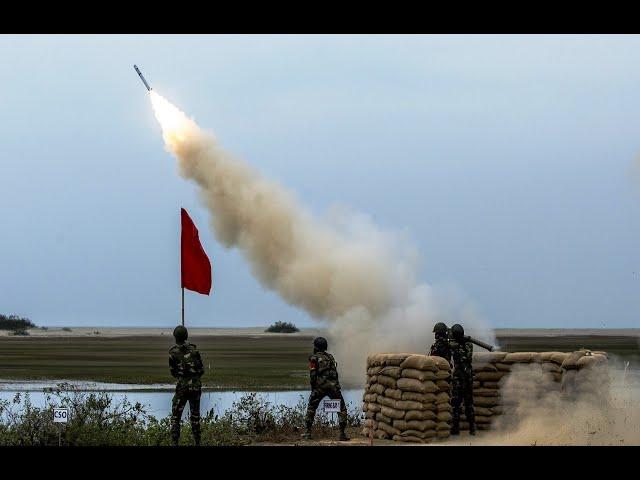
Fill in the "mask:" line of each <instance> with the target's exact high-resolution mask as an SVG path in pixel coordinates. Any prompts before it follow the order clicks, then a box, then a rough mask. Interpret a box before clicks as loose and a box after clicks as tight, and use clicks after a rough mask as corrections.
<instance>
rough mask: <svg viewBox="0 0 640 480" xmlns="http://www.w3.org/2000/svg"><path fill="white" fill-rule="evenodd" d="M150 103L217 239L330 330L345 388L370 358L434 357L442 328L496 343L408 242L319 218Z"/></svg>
mask: <svg viewBox="0 0 640 480" xmlns="http://www.w3.org/2000/svg"><path fill="white" fill-rule="evenodd" d="M150 95H151V101H152V105H153V109H154V113H155V115H156V118H157V119H158V121H159V123H160V125H161V127H162V134H163V139H164V142H165V147H166V149H167V150H168V151H169V152H170V153H171V154H172V155H173V156H174V157H176V158H177V160H178V165H179V171H180V174H181V175H182V176H183V177H184V178H186V179H189V180H192V181H194V182H195V183H196V184H197V185H198V187H199V195H200V199H201V201H202V203H203V204H204V205H205V206H206V207H207V209H208V210H209V212H210V213H211V225H212V227H213V231H214V233H215V236H216V238H217V240H218V241H219V242H220V243H222V244H223V245H224V246H226V247H228V248H237V249H239V251H240V252H241V253H242V255H243V256H244V258H245V259H246V260H247V261H248V262H249V265H250V267H251V270H252V273H253V275H254V276H255V277H256V278H257V279H258V280H259V281H260V283H261V284H262V285H263V286H264V287H265V288H268V289H270V290H274V291H276V292H277V293H278V294H279V295H280V296H281V298H282V299H283V300H285V301H286V302H288V303H289V304H291V305H295V306H298V307H300V308H303V309H304V310H305V311H307V312H308V313H309V315H311V316H312V317H313V318H315V319H317V320H321V321H322V320H326V321H327V322H328V325H329V342H330V343H329V349H330V350H331V351H332V352H333V353H334V354H335V356H336V359H337V361H338V363H339V370H340V375H341V378H342V380H343V382H344V383H345V384H350V385H354V386H355V385H360V384H362V383H363V382H364V378H363V377H364V375H363V372H364V370H365V362H366V356H367V354H369V353H374V352H382V351H394V352H400V351H409V352H425V351H426V350H427V348H428V346H429V344H430V343H431V341H432V333H431V330H432V327H433V325H434V324H435V323H436V322H438V321H445V322H448V323H449V324H451V323H455V322H459V323H463V324H464V326H465V328H466V329H467V331H468V333H469V334H471V335H474V336H476V337H477V338H479V339H482V340H485V341H487V342H493V341H494V340H495V338H494V336H493V332H492V330H491V329H490V328H489V326H488V325H487V324H486V323H485V322H484V321H482V320H481V319H480V318H479V316H478V315H477V314H476V313H475V312H474V310H473V308H472V306H470V304H469V303H468V302H467V301H466V300H465V299H464V298H463V297H462V296H461V295H459V294H456V293H455V292H453V293H452V292H445V291H442V290H440V289H437V288H434V287H432V286H430V285H428V284H426V283H422V282H420V281H419V280H418V278H417V270H416V265H417V264H418V263H419V259H420V255H419V254H418V252H417V251H416V249H415V248H414V247H413V246H412V245H411V243H410V242H409V241H408V240H407V239H406V238H404V237H402V236H401V235H398V234H395V233H393V232H385V231H382V230H380V229H379V228H377V227H376V226H375V225H374V224H373V223H372V222H371V221H370V220H369V219H368V218H367V217H366V216H364V215H355V214H352V213H349V212H346V211H340V212H338V213H336V212H335V211H334V212H333V215H331V216H329V217H327V218H318V217H314V216H313V215H312V214H311V213H310V212H309V211H308V210H307V209H305V208H304V207H303V206H301V204H300V202H299V201H298V200H297V199H296V197H295V196H294V194H293V193H291V192H290V191H288V190H286V189H285V188H283V187H282V186H280V185H278V184H276V183H274V182H272V181H269V180H267V179H265V178H263V177H262V176H261V175H260V174H259V173H258V172H257V171H256V170H255V169H253V168H252V167H250V166H249V165H248V164H246V163H245V162H243V161H242V160H240V159H238V158H235V157H234V156H232V155H231V154H229V153H228V152H226V151H225V150H223V149H222V148H221V146H220V145H219V143H218V142H217V140H216V138H215V136H214V135H213V134H211V133H209V132H206V131H203V130H202V129H201V128H200V127H199V126H198V125H197V124H196V123H195V121H193V120H192V119H191V118H189V117H187V115H185V114H184V113H183V112H182V111H180V110H179V109H178V108H177V107H175V106H174V105H173V104H171V103H170V102H169V101H168V100H166V99H165V98H163V97H162V96H160V95H159V94H157V93H156V92H155V91H151V92H150ZM338 174H339V172H338Z"/></svg>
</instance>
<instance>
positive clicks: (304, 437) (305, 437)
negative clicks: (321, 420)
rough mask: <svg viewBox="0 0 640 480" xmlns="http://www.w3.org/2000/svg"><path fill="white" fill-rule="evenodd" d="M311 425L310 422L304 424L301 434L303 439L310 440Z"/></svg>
mask: <svg viewBox="0 0 640 480" xmlns="http://www.w3.org/2000/svg"><path fill="white" fill-rule="evenodd" d="M312 425H313V423H312V422H306V425H305V429H306V430H305V432H304V433H303V434H302V439H303V440H311V426H312Z"/></svg>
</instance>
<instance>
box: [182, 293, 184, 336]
mask: <svg viewBox="0 0 640 480" xmlns="http://www.w3.org/2000/svg"><path fill="white" fill-rule="evenodd" d="M182 326H183V327H184V287H182Z"/></svg>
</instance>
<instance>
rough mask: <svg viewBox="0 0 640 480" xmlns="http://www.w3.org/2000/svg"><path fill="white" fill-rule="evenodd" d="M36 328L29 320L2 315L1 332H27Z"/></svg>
mask: <svg viewBox="0 0 640 480" xmlns="http://www.w3.org/2000/svg"><path fill="white" fill-rule="evenodd" d="M28 328H36V325H35V324H34V323H33V322H32V321H31V320H29V319H28V318H22V317H19V316H18V315H3V314H1V313H0V330H14V331H15V330H26V329H28Z"/></svg>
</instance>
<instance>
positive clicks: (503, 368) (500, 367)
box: [495, 363, 511, 373]
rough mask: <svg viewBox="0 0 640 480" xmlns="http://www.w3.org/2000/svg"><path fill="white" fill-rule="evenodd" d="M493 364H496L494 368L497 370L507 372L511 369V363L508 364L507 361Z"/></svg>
mask: <svg viewBox="0 0 640 480" xmlns="http://www.w3.org/2000/svg"><path fill="white" fill-rule="evenodd" d="M495 366H496V369H497V370H498V371H499V372H507V373H508V372H510V371H511V365H510V364H508V363H496V364H495Z"/></svg>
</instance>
